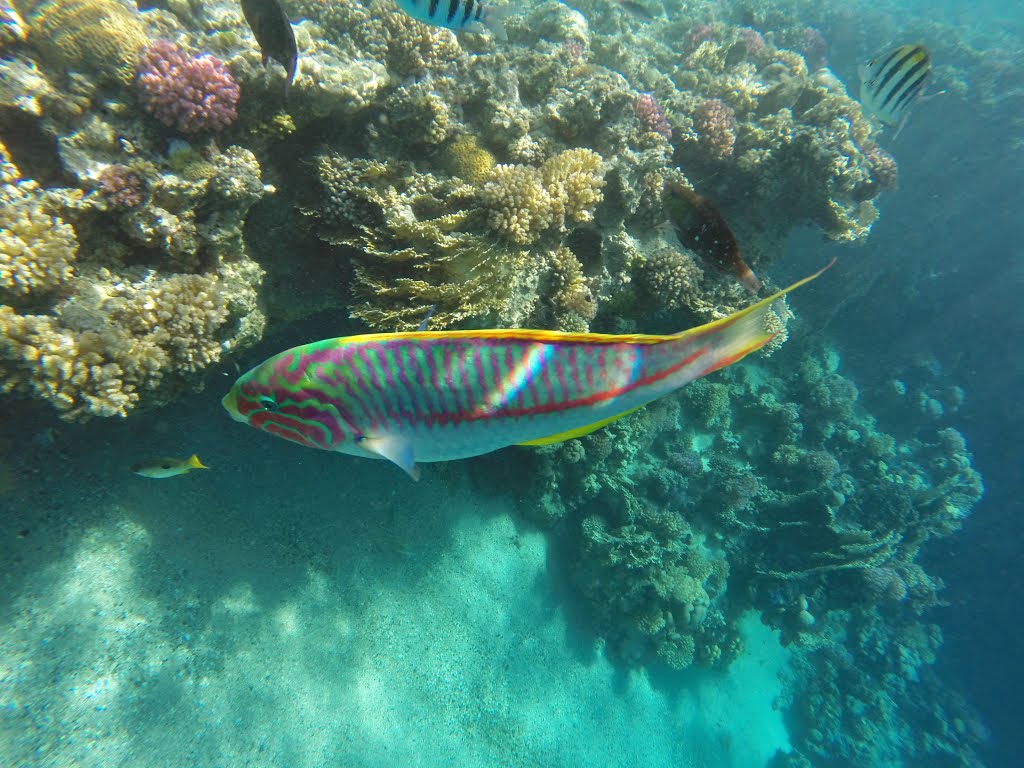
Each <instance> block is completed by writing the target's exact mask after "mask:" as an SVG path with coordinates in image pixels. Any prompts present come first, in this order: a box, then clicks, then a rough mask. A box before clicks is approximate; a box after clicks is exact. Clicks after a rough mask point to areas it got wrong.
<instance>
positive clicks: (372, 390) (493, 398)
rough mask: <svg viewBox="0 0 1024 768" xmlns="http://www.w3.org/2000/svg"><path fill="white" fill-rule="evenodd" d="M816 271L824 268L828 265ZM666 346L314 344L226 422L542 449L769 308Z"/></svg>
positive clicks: (732, 351) (668, 384)
mask: <svg viewBox="0 0 1024 768" xmlns="http://www.w3.org/2000/svg"><path fill="white" fill-rule="evenodd" d="M828 266H831V264H830V265H828ZM828 266H826V267H825V268H824V269H822V270H821V271H820V272H818V273H816V274H814V275H811V276H810V277H807V278H804V279H803V280H801V281H800V282H798V283H795V284H793V285H791V286H790V287H789V288H786V289H785V290H784V291H780V292H779V293H776V294H775V295H774V296H771V297H769V298H767V299H765V300H763V301H760V302H758V303H756V304H754V305H752V306H750V307H747V308H746V309H743V310H740V311H739V312H736V313H735V314H733V315H730V316H729V317H726V318H723V319H721V320H715V321H714V322H711V323H707V324H706V325H702V326H699V327H697V328H692V329H690V330H688V331H682V332H681V333H676V334H671V335H666V336H648V335H608V334H600V333H561V332H556V331H530V330H490V331H414V332H411V333H392V334H389V333H378V334H369V335H364V336H348V337H344V338H337V339H326V340H324V341H318V342H315V343H312V344H306V345H304V346H300V347H295V348H293V349H289V350H287V351H285V352H282V353H280V354H278V355H275V356H274V357H271V358H270V359H268V360H266V361H264V362H263V363H261V364H260V365H258V366H256V367H255V368H253V369H252V370H251V371H249V372H248V373H245V374H243V375H242V376H240V377H239V378H238V380H237V381H236V382H235V384H234V386H232V388H231V391H230V392H228V393H227V395H225V396H224V399H223V400H222V403H223V405H224V408H225V409H226V410H227V412H228V413H229V414H230V415H231V417H232V418H233V419H235V421H239V422H242V423H243V424H248V425H249V426H251V427H255V428H256V429H260V430H262V431H264V432H267V433H269V434H271V435H275V436H277V437H283V438H284V439H286V440H290V441H292V442H295V443H299V444H300V445H305V446H308V447H310V448H321V449H323V450H327V451H337V452H339V453H347V454H350V455H353V456H362V457H366V458H376V459H387V460H389V461H391V462H393V463H394V464H396V465H398V466H399V467H401V468H402V469H403V470H405V472H406V473H408V474H409V476H410V477H412V478H413V479H414V480H415V479H419V469H418V467H417V466H416V465H417V462H435V461H449V460H453V459H462V458H468V457H470V456H479V455H481V454H484V453H489V452H491V451H496V450H498V449H500V448H505V447H507V446H510V445H547V444H549V443H555V442H560V441H562V440H569V439H571V438H574V437H579V436H581V435H585V434H588V433H589V432H593V431H594V430H596V429H599V428H601V427H603V426H604V425H606V424H608V423H610V422H612V421H615V420H616V419H618V418H621V417H622V416H625V415H626V414H628V413H630V412H632V411H635V410H636V409H638V408H640V407H642V406H644V405H646V404H647V403H649V402H651V401H652V400H656V399H657V398H659V397H662V396H664V395H667V394H669V393H671V392H674V391H675V390H677V389H679V388H680V387H682V386H684V385H686V384H688V383H689V382H691V381H693V380H694V379H698V378H700V377H701V376H706V375H707V374H709V373H712V372H713V371H717V370H718V369H720V368H724V367H726V366H728V365H732V364H733V363H735V362H737V361H738V360H741V359H742V358H743V357H745V356H746V355H748V354H750V353H751V352H753V351H755V350H757V349H760V348H761V347H763V346H764V345H765V344H767V343H768V342H769V341H770V340H771V339H772V337H773V335H774V334H772V333H770V332H768V331H767V330H766V329H765V320H766V315H767V314H768V313H769V311H770V310H771V306H772V304H773V303H774V302H775V301H776V300H777V299H778V298H780V297H781V296H783V295H784V294H786V293H787V292H788V291H792V290H794V289H796V288H798V287H799V286H801V285H803V284H804V283H806V282H808V281H810V280H813V279H814V278H815V277H817V276H818V275H820V274H821V272H824V271H825V269H828Z"/></svg>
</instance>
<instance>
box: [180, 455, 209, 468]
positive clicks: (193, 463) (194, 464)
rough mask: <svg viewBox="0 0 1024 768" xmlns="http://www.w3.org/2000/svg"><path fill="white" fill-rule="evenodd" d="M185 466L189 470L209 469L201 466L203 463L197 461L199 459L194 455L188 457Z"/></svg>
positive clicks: (203, 465)
mask: <svg viewBox="0 0 1024 768" xmlns="http://www.w3.org/2000/svg"><path fill="white" fill-rule="evenodd" d="M185 466H187V467H188V468H189V469H209V467H208V466H206V465H205V464H203V462H201V461H200V460H199V457H198V456H196V454H194V453H193V454H192V455H191V456H189V457H188V461H187V462H185Z"/></svg>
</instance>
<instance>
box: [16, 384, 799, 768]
mask: <svg viewBox="0 0 1024 768" xmlns="http://www.w3.org/2000/svg"><path fill="white" fill-rule="evenodd" d="M200 405H201V408H200V409H199V410H198V411H197V412H193V413H190V414H185V415H182V416H174V417H170V416H168V415H167V414H164V415H163V416H161V415H159V414H158V415H156V416H153V417H143V418H139V419H134V420H130V421H129V422H127V423H122V424H121V425H104V426H102V427H92V428H89V427H86V428H82V429H77V430H70V434H69V436H67V437H66V438H65V439H66V441H67V442H65V443H64V445H63V446H62V447H61V449H60V452H59V453H56V452H55V451H54V449H45V451H49V452H50V454H52V455H50V457H49V460H47V459H46V455H45V454H44V455H43V457H42V459H39V458H36V459H35V460H34V461H35V462H36V463H35V464H34V466H36V467H38V468H39V471H38V473H37V475H36V477H37V479H38V484H35V483H31V482H26V481H25V480H24V479H22V480H20V481H19V487H18V488H16V489H14V491H13V492H11V493H9V494H8V495H7V496H6V497H2V498H0V523H2V526H3V528H2V534H3V535H2V542H0V562H3V568H2V574H0V578H2V582H0V583H2V587H3V589H2V593H0V765H4V766H33V767H35V766H38V767H39V768H48V767H50V766H53V767H54V768H56V767H58V766H59V767H60V768H69V767H71V766H75V767H77V766H82V767H85V766H97V767H99V766H103V767H104V768H109V767H110V766H143V765H145V766H154V767H155V766H167V767H168V768H170V767H172V766H173V767H177V766H182V767H184V766H188V767H189V768H205V767H206V766H211V767H212V766H288V767H289V768H302V767H303V766H387V767H388V768H394V766H434V765H437V766H441V765H444V766H473V767H479V766H497V765H501V766H583V765H586V766H617V767H621V766H676V767H678V766H737V767H738V766H745V767H750V766H757V765H763V764H764V763H765V762H766V761H767V760H768V759H769V758H770V757H771V755H772V754H773V753H774V752H775V750H776V749H777V748H785V747H786V746H788V739H787V736H786V732H785V729H784V726H783V723H782V715H781V713H780V712H779V711H777V708H776V707H775V706H773V705H774V704H775V703H776V700H777V698H778V697H779V696H780V694H781V693H782V690H781V683H780V681H779V675H780V673H781V672H782V671H783V670H784V667H785V663H786V653H785V651H784V650H783V649H782V648H781V647H780V646H779V644H778V641H777V638H776V637H775V635H773V634H772V633H771V632H770V631H769V630H768V629H766V628H764V627H762V626H761V625H760V623H759V622H758V620H757V617H756V616H749V617H747V618H746V619H745V620H744V621H743V632H744V641H745V651H744V655H743V656H742V658H741V659H740V660H739V661H737V662H736V663H735V664H734V665H733V666H732V667H731V668H730V670H729V672H728V673H726V674H721V673H713V672H709V671H704V670H692V671H688V672H685V673H669V672H668V671H666V670H661V671H659V670H655V671H653V672H648V671H642V670H629V669H626V668H623V667H621V666H619V665H615V664H613V663H611V662H610V661H608V659H607V658H606V656H605V654H604V652H603V649H602V647H601V643H600V641H598V640H595V639H594V637H593V636H592V635H591V634H590V632H589V631H588V630H587V629H586V628H585V627H583V626H582V625H581V624H580V622H579V621H578V620H577V619H575V618H574V616H576V615H577V613H578V612H577V610H576V608H575V607H574V606H573V602H574V600H575V598H574V597H573V595H572V594H571V592H570V591H568V590H566V589H565V588H564V579H563V578H562V577H561V576H559V575H558V574H559V573H560V572H564V569H565V566H564V565H561V564H560V563H561V560H562V559H564V558H563V556H562V555H560V554H556V553H554V552H552V551H551V548H550V545H549V539H548V536H547V535H546V534H545V533H543V532H540V531H537V530H535V529H534V528H533V527H532V526H531V525H529V524H528V523H525V522H522V520H521V518H520V517H519V516H518V515H517V513H516V510H515V506H514V503H513V501H512V500H507V499H501V498H495V497H493V496H485V495H482V494H480V493H479V492H478V491H476V490H474V489H473V488H472V487H471V486H470V484H469V483H468V482H467V481H466V480H465V471H464V468H463V467H460V466H459V465H457V464H455V465H448V466H445V467H440V466H428V467H427V468H426V471H425V473H424V475H425V478H424V480H423V481H422V482H420V483H412V482H411V481H409V480H408V479H407V478H406V477H405V476H404V475H402V474H401V472H399V471H398V470H397V469H395V468H394V467H391V466H389V465H386V464H384V463H383V462H372V461H366V460H359V459H353V458H349V457H342V456H333V455H329V454H324V453H319V452H315V451H310V450H308V449H302V448H299V447H297V446H291V445H288V444H285V443H282V442H280V441H274V440H271V439H269V438H267V437H266V436H263V435H259V434H257V433H255V432H252V431H248V430H245V429H244V428H243V427H241V426H240V425H235V424H231V423H230V422H227V423H225V422H226V419H223V418H222V417H221V415H220V414H219V413H218V412H217V410H218V409H217V408H216V402H215V400H213V399H212V398H208V397H206V396H203V397H202V400H201V401H200ZM183 435H184V436H185V437H182V436H183ZM176 449H178V450H177V452H178V453H181V454H183V455H187V453H189V452H191V451H192V450H196V451H197V452H198V453H199V455H200V457H201V458H202V459H203V460H204V461H205V462H206V463H208V464H210V465H211V467H213V469H211V470H210V471H209V472H198V471H196V472H193V473H191V474H190V475H188V476H183V477H178V478H172V479H169V480H146V479H143V478H138V477H135V476H133V475H131V474H130V473H128V472H127V470H126V467H127V466H128V465H129V464H130V463H131V462H132V461H134V460H136V459H137V458H138V457H139V456H140V455H143V454H148V453H150V452H151V451H152V453H153V455H157V456H159V455H162V454H163V453H168V452H169V453H171V454H172V455H173V453H174V451H175V450H176ZM513 450H519V449H513ZM40 451H44V449H40Z"/></svg>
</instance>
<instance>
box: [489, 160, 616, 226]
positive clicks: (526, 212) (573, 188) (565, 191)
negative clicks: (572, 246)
mask: <svg viewBox="0 0 1024 768" xmlns="http://www.w3.org/2000/svg"><path fill="white" fill-rule="evenodd" d="M603 187H604V178H603V173H602V160H601V156H600V155H598V154H597V153H596V152H593V151H592V150H589V149H568V150H565V151H564V152H561V153H559V154H558V155H555V156H554V157H552V158H550V159H549V160H547V161H546V162H545V163H544V164H543V165H542V166H541V167H540V168H533V167H531V166H525V165H498V166H496V167H495V168H494V169H493V170H492V171H491V174H490V176H489V178H488V179H487V182H486V183H485V184H484V185H483V187H482V188H481V190H480V201H481V202H482V204H483V206H484V208H485V209H486V210H487V221H488V224H489V225H490V227H491V228H492V229H494V230H495V231H496V232H499V233H501V234H502V235H503V236H505V237H506V238H508V239H509V240H511V241H512V242H513V243H519V244H527V243H534V242H536V241H537V240H539V239H540V237H541V235H542V234H543V233H544V232H545V231H546V230H549V229H554V230H556V231H559V232H564V231H565V230H566V228H567V226H568V225H570V224H572V223H580V222H587V221H591V220H592V219H593V218H594V209H595V208H596V207H597V205H598V203H600V202H601V200H602V193H601V189H602V188H603Z"/></svg>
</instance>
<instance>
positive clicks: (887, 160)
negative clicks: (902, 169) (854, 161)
mask: <svg viewBox="0 0 1024 768" xmlns="http://www.w3.org/2000/svg"><path fill="white" fill-rule="evenodd" d="M864 158H865V159H866V160H867V161H868V168H870V169H871V180H872V181H873V182H874V183H875V184H876V185H877V186H878V188H879V189H886V190H888V189H896V187H898V186H899V181H900V176H899V166H898V165H897V164H896V158H895V157H893V156H892V155H890V154H889V153H888V152H886V151H885V150H884V149H882V148H881V147H880V146H878V145H877V144H875V143H873V142H872V143H869V144H867V145H866V146H865V147H864Z"/></svg>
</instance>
